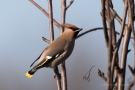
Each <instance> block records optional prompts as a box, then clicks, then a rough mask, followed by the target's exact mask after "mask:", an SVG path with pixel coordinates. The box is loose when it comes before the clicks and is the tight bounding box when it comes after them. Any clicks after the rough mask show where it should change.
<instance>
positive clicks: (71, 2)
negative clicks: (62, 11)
mask: <svg viewBox="0 0 135 90" xmlns="http://www.w3.org/2000/svg"><path fill="white" fill-rule="evenodd" d="M73 2H74V0H71V1H70V3H69V4H68V5H67V6H66V10H67V9H68V8H69V7H70V6H71V5H72V4H73Z"/></svg>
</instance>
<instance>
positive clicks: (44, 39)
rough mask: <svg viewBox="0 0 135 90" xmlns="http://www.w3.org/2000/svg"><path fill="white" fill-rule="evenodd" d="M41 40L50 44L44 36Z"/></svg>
mask: <svg viewBox="0 0 135 90" xmlns="http://www.w3.org/2000/svg"><path fill="white" fill-rule="evenodd" d="M42 39H43V41H45V42H47V43H48V44H50V41H49V40H48V39H46V38H45V37H42Z"/></svg>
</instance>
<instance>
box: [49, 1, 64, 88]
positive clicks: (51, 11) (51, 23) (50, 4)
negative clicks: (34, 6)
mask: <svg viewBox="0 0 135 90" xmlns="http://www.w3.org/2000/svg"><path fill="white" fill-rule="evenodd" d="M48 11H49V26H50V41H51V42H52V41H53V40H54V30H53V10H52V0H48ZM55 70H56V71H57V72H58V73H55V74H56V84H57V88H58V90H62V89H61V79H60V77H59V70H58V66H57V67H56V69H55ZM55 70H54V72H55Z"/></svg>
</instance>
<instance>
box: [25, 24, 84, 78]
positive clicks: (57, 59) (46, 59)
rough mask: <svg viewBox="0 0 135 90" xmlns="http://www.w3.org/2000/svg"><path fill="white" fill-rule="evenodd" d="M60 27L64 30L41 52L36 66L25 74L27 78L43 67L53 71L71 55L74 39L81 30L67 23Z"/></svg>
mask: <svg viewBox="0 0 135 90" xmlns="http://www.w3.org/2000/svg"><path fill="white" fill-rule="evenodd" d="M60 27H65V28H66V30H65V31H64V32H63V33H62V34H61V35H60V36H59V37H58V38H57V39H55V40H54V41H52V42H51V43H50V44H49V45H48V46H47V47H46V48H45V49H44V50H43V51H42V53H41V54H40V56H39V57H38V58H37V59H36V60H35V61H38V63H37V65H35V66H34V67H33V68H32V69H31V70H30V71H28V72H27V73H26V76H27V77H28V78H31V77H32V76H33V75H34V73H35V72H36V71H37V70H38V69H40V68H43V67H50V68H53V69H54V70H55V68H56V67H57V66H58V65H59V64H60V63H62V62H63V61H65V60H66V59H67V58H68V57H69V56H70V55H71V53H72V51H73V49H74V44H75V38H76V37H77V35H78V33H79V32H80V31H81V30H82V28H78V27H76V26H75V25H72V24H68V23H66V24H61V25H60ZM35 61H34V62H33V63H32V64H31V66H32V65H33V64H34V63H35ZM31 66H30V67H31ZM55 73H56V72H55Z"/></svg>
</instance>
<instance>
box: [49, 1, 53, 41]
mask: <svg viewBox="0 0 135 90" xmlns="http://www.w3.org/2000/svg"><path fill="white" fill-rule="evenodd" d="M48 11H49V29H50V41H51V42H52V41H53V40H54V30H53V10H52V0H48Z"/></svg>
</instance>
